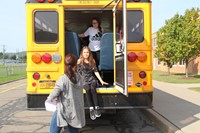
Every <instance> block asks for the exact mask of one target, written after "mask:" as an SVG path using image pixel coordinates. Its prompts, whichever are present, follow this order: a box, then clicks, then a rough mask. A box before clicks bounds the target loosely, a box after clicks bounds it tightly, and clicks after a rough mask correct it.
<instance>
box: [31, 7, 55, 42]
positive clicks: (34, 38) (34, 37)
mask: <svg viewBox="0 0 200 133" xmlns="http://www.w3.org/2000/svg"><path fill="white" fill-rule="evenodd" d="M37 12H55V13H56V15H57V16H56V17H57V39H56V41H55V42H50V41H49V42H38V41H36V36H35V35H36V32H35V14H36V13H37ZM33 14H34V15H33V20H34V21H33V23H34V24H33V28H34V29H33V40H34V42H35V43H36V44H45V45H46V44H57V43H58V42H59V13H58V11H56V10H35V11H34V13H33Z"/></svg>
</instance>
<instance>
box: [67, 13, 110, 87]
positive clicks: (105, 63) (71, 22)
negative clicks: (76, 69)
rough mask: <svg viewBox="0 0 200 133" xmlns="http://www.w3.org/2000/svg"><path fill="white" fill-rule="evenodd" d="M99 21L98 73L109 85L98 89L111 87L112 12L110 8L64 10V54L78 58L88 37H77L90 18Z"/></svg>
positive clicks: (86, 44) (82, 31)
mask: <svg viewBox="0 0 200 133" xmlns="http://www.w3.org/2000/svg"><path fill="white" fill-rule="evenodd" d="M94 17H95V18H98V19H99V20H100V22H101V27H102V29H103V35H102V38H101V43H100V46H101V50H100V62H99V66H97V67H98V69H99V73H100V75H101V77H102V79H103V80H104V81H106V82H108V83H109V86H101V87H99V88H98V89H101V88H103V89H105V87H106V88H113V82H114V67H113V64H114V63H113V62H114V61H113V12H112V10H65V54H68V53H72V54H75V55H76V57H77V58H79V55H80V51H81V49H82V47H84V46H88V43H89V38H88V37H85V38H79V37H78V34H80V33H84V32H85V31H86V30H87V28H88V27H90V26H91V20H92V18H94Z"/></svg>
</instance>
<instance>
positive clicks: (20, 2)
mask: <svg viewBox="0 0 200 133" xmlns="http://www.w3.org/2000/svg"><path fill="white" fill-rule="evenodd" d="M192 7H195V8H196V7H198V8H200V0H152V32H156V31H157V30H158V29H159V28H161V27H162V26H163V25H164V24H165V20H167V19H170V18H171V17H173V16H174V15H175V14H176V13H179V14H184V12H185V10H186V9H191V8H192ZM0 12H1V13H0V52H2V49H3V46H2V45H5V49H6V52H16V51H24V50H26V22H25V0H2V1H1V8H0Z"/></svg>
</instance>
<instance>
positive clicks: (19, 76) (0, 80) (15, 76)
mask: <svg viewBox="0 0 200 133" xmlns="http://www.w3.org/2000/svg"><path fill="white" fill-rule="evenodd" d="M22 78H26V73H23V74H13V75H9V76H7V77H1V78H0V83H5V82H9V81H13V80H17V79H22Z"/></svg>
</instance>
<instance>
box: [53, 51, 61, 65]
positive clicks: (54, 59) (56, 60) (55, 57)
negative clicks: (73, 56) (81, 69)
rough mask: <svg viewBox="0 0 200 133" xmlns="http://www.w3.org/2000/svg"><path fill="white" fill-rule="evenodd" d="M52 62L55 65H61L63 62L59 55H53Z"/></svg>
mask: <svg viewBox="0 0 200 133" xmlns="http://www.w3.org/2000/svg"><path fill="white" fill-rule="evenodd" d="M52 60H53V62H54V63H59V62H60V61H61V55H60V54H59V53H54V54H53V55H52Z"/></svg>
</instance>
